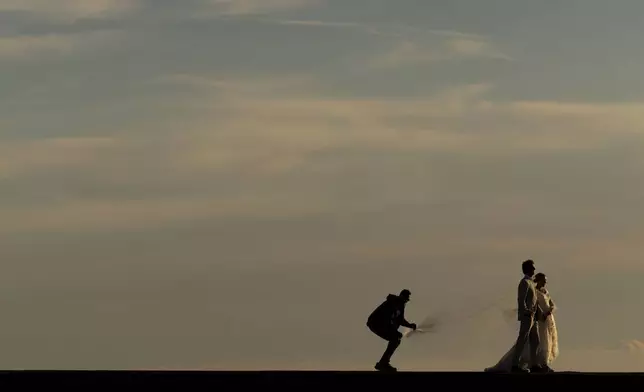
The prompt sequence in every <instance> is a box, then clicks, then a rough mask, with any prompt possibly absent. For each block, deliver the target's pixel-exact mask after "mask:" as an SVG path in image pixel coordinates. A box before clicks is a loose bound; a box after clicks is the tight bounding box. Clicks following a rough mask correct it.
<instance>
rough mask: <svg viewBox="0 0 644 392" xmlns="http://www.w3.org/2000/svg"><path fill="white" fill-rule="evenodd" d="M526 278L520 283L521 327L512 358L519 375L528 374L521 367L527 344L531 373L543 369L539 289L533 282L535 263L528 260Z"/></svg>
mask: <svg viewBox="0 0 644 392" xmlns="http://www.w3.org/2000/svg"><path fill="white" fill-rule="evenodd" d="M521 268H522V270H523V274H524V277H523V279H521V282H519V290H518V297H517V302H518V305H519V307H518V308H519V311H518V320H519V321H520V323H521V326H520V327H519V336H518V337H517V343H516V346H515V350H514V356H513V358H512V371H513V372H518V373H526V372H528V370H525V369H523V368H521V367H520V366H519V361H520V360H521V354H522V353H523V350H524V348H525V345H526V343H528V342H529V344H530V365H531V366H530V372H532V373H539V372H541V371H542V370H543V367H542V366H540V364H539V363H538V358H539V357H538V356H537V354H538V350H539V329H538V328H539V326H538V324H537V317H538V312H539V305H538V302H537V287H536V285H535V282H534V280H533V277H534V272H535V271H536V268H535V266H534V261H532V260H526V261H524V262H523V263H522V264H521Z"/></svg>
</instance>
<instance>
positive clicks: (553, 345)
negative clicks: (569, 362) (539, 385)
mask: <svg viewBox="0 0 644 392" xmlns="http://www.w3.org/2000/svg"><path fill="white" fill-rule="evenodd" d="M537 300H538V302H539V307H540V308H541V309H542V311H543V312H544V313H545V314H547V313H550V315H549V316H548V317H547V318H546V319H545V320H538V321H537V323H538V326H539V353H538V355H539V356H540V358H539V359H540V360H539V361H538V363H541V364H545V365H548V366H550V365H551V364H552V363H553V362H554V360H555V359H557V357H558V356H559V339H558V336H557V323H556V322H555V315H554V311H555V310H556V309H557V307H556V305H555V303H554V301H553V300H552V298H551V297H550V293H549V292H548V290H547V289H546V288H545V287H542V288H540V289H538V290H537ZM515 346H516V343H515V345H514V346H512V348H510V350H508V352H507V353H505V355H503V357H501V359H500V360H499V362H497V364H496V365H494V366H492V367H489V368H486V369H485V371H486V372H509V371H510V370H511V369H512V357H513V356H514V348H515ZM530 359H531V358H530V345H529V344H526V345H525V348H524V349H523V353H522V355H521V360H520V361H519V367H523V368H526V367H528V366H529V364H530V363H531V361H530Z"/></svg>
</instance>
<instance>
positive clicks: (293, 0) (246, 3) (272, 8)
mask: <svg viewBox="0 0 644 392" xmlns="http://www.w3.org/2000/svg"><path fill="white" fill-rule="evenodd" d="M207 3H208V4H210V5H212V6H213V7H214V12H216V13H217V14H218V15H224V16H241V15H262V14H269V13H274V12H282V11H291V10H297V9H300V8H309V7H314V6H317V5H320V4H321V3H322V0H207Z"/></svg>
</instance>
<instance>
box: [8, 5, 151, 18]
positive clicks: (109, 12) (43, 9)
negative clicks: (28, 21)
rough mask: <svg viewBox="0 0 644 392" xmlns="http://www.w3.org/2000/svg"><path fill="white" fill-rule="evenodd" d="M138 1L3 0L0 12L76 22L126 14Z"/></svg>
mask: <svg viewBox="0 0 644 392" xmlns="http://www.w3.org/2000/svg"><path fill="white" fill-rule="evenodd" d="M140 3H141V2H140V1H139V0H91V1H86V0H55V1H49V0H3V1H1V2H0V11H27V12H32V13H34V14H37V15H40V16H43V17H47V18H53V19H57V20H63V21H64V20H68V21H69V20H72V21H73V20H76V19H79V18H86V17H111V16H119V15H123V14H125V13H128V12H130V11H132V10H134V9H136V8H137V7H138V6H140Z"/></svg>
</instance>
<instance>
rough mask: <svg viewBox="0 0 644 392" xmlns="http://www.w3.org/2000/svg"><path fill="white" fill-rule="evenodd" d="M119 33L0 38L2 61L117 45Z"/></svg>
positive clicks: (68, 53) (97, 32)
mask: <svg viewBox="0 0 644 392" xmlns="http://www.w3.org/2000/svg"><path fill="white" fill-rule="evenodd" d="M122 37H123V33H122V32H119V31H100V30H99V31H92V32H86V33H74V34H43V35H22V36H13V37H0V59H5V60H7V59H11V60H27V59H31V58H32V57H34V56H47V57H51V56H66V55H70V54H72V53H76V52H79V51H86V50H94V49H96V48H98V47H104V46H105V45H109V44H112V43H116V42H118V41H119V39H120V38H122Z"/></svg>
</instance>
